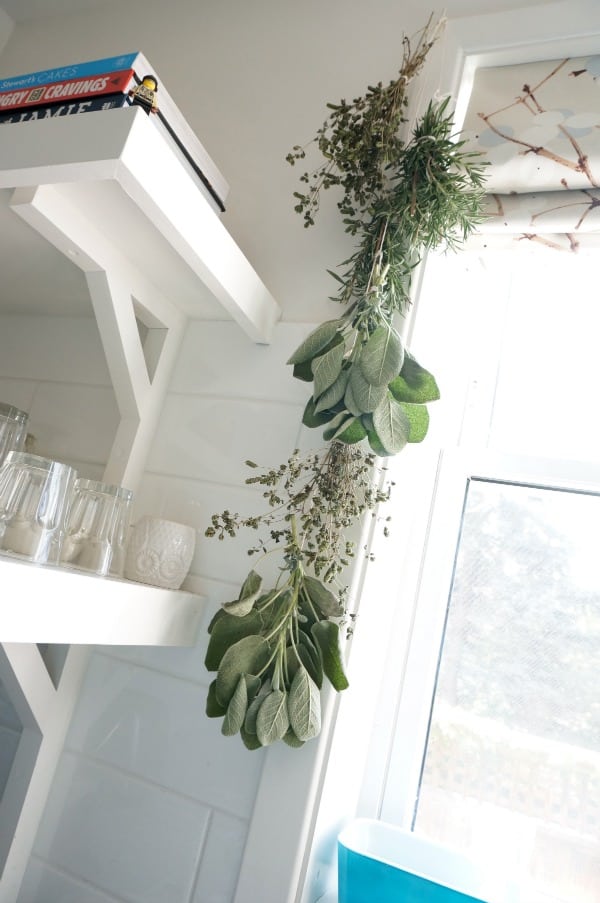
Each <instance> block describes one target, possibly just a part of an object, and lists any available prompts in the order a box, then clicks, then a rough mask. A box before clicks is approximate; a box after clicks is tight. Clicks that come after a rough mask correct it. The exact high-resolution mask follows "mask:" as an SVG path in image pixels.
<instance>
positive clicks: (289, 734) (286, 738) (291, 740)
mask: <svg viewBox="0 0 600 903" xmlns="http://www.w3.org/2000/svg"><path fill="white" fill-rule="evenodd" d="M281 739H282V740H283V742H284V743H286V744H287V745H288V746H291V747H292V749H300V747H301V746H304V740H299V739H298V737H297V736H296V734H295V733H294V732H293V730H292V729H291V728H290V729H289V730H288V731H286V733H285V734H284V735H283V737H282V738H281Z"/></svg>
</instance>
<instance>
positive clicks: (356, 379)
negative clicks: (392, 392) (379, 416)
mask: <svg viewBox="0 0 600 903" xmlns="http://www.w3.org/2000/svg"><path fill="white" fill-rule="evenodd" d="M348 385H349V388H350V389H351V391H352V399H353V401H354V403H355V405H356V407H357V409H358V410H359V411H360V413H361V414H370V413H371V412H372V411H374V410H375V408H376V407H377V406H378V405H380V404H381V402H382V401H383V399H384V398H385V396H386V395H387V391H388V390H387V386H374V385H372V384H371V383H369V382H367V380H366V379H365V377H364V376H363V375H362V372H361V369H360V367H359V366H358V364H355V365H354V366H353V367H352V371H351V373H350V380H349V383H348Z"/></svg>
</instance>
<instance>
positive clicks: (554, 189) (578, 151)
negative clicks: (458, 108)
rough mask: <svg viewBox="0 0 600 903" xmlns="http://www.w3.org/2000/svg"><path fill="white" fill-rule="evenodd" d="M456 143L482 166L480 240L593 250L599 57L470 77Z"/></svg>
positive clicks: (598, 229) (598, 195) (597, 230)
mask: <svg viewBox="0 0 600 903" xmlns="http://www.w3.org/2000/svg"><path fill="white" fill-rule="evenodd" d="M462 137H463V138H464V139H465V140H466V142H467V144H466V149H469V150H473V151H477V152H478V153H482V154H483V155H484V158H485V159H486V160H487V161H488V162H489V163H490V166H489V169H488V173H487V178H486V184H487V188H488V191H489V197H488V201H487V205H486V211H485V212H486V213H487V215H488V219H487V220H486V221H485V223H484V224H483V225H482V226H481V227H480V229H479V231H480V232H481V233H485V234H486V235H489V234H490V233H493V234H494V235H505V236H511V239H510V240H512V241H514V240H519V241H523V240H527V239H529V240H532V241H537V242H542V243H544V244H546V245H547V246H549V247H560V248H562V249H565V250H570V251H576V250H579V249H580V248H582V247H586V246H597V245H598V243H600V56H589V57H579V58H567V59H561V60H546V61H542V62H533V63H524V64H521V65H518V66H499V67H494V68H489V69H479V70H477V72H476V75H475V79H474V84H473V90H472V93H471V98H470V101H469V105H468V109H467V113H466V116H465V121H464V125H463V134H462ZM542 236H545V238H542ZM550 236H552V238H550Z"/></svg>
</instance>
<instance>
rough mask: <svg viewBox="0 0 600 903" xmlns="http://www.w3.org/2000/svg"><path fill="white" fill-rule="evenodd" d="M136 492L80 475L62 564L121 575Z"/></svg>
mask: <svg viewBox="0 0 600 903" xmlns="http://www.w3.org/2000/svg"><path fill="white" fill-rule="evenodd" d="M132 498H133V493H132V492H131V490H129V489H124V488H123V487H122V486H112V485H109V484H108V483H100V482H97V481H96V480H84V479H81V478H80V479H78V480H77V481H76V483H75V488H74V491H73V503H72V505H71V508H70V511H69V516H68V519H67V526H66V536H65V540H64V543H63V546H62V551H61V556H60V560H61V563H62V564H67V565H69V567H74V568H78V569H79V570H82V571H90V572H91V573H94V574H98V575H99V576H106V575H110V576H112V577H121V576H122V574H123V568H124V565H125V546H126V541H127V530H128V527H129V516H130V510H131V502H132Z"/></svg>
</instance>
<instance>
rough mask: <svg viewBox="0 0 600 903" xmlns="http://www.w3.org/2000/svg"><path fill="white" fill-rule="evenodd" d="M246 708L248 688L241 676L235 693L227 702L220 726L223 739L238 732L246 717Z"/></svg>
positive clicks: (243, 677)
mask: <svg viewBox="0 0 600 903" xmlns="http://www.w3.org/2000/svg"><path fill="white" fill-rule="evenodd" d="M247 708H248V688H247V687H246V678H245V676H244V675H243V674H242V676H241V677H240V679H239V680H238V682H237V686H236V688H235V692H234V694H233V696H232V697H231V699H230V700H229V705H228V706H227V711H226V712H225V717H224V718H223V724H222V725H221V733H222V734H223V735H224V736H225V737H233V735H234V734H237V732H238V731H239V730H240V728H241V726H242V725H243V723H244V718H245V717H246V709H247Z"/></svg>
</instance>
